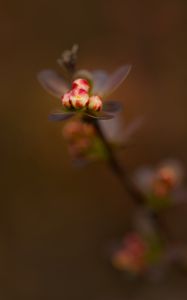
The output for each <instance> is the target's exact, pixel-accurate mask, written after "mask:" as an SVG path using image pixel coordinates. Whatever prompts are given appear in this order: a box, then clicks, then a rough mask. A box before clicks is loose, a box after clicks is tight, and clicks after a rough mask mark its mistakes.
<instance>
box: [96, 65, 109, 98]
mask: <svg viewBox="0 0 187 300" xmlns="http://www.w3.org/2000/svg"><path fill="white" fill-rule="evenodd" d="M108 78H109V76H108V74H107V72H105V71H103V70H95V71H92V80H93V94H98V95H103V88H104V86H105V85H106V83H107V80H108Z"/></svg>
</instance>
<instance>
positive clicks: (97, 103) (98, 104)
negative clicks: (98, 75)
mask: <svg viewBox="0 0 187 300" xmlns="http://www.w3.org/2000/svg"><path fill="white" fill-rule="evenodd" d="M102 106H103V104H102V101H101V98H100V97H99V96H92V97H90V99H89V104H88V109H89V110H92V111H100V110H101V109H102Z"/></svg>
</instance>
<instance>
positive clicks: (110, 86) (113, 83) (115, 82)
mask: <svg viewBox="0 0 187 300" xmlns="http://www.w3.org/2000/svg"><path fill="white" fill-rule="evenodd" d="M130 70H131V66H130V65H124V66H122V67H120V68H118V69H117V70H116V71H115V72H114V73H113V74H112V75H110V76H109V78H108V80H107V81H106V83H105V84H104V85H103V86H102V89H101V96H108V95H109V94H111V93H112V92H114V91H115V90H116V89H117V88H118V87H119V85H120V84H121V83H122V82H123V81H124V80H125V79H126V78H127V76H128V74H129V72H130Z"/></svg>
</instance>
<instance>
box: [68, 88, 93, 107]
mask: <svg viewBox="0 0 187 300" xmlns="http://www.w3.org/2000/svg"><path fill="white" fill-rule="evenodd" d="M70 101H71V104H72V106H73V108H75V109H81V108H85V107H87V105H88V101H89V95H88V93H87V92H86V91H85V90H83V89H79V88H76V89H74V90H72V92H71V96H70Z"/></svg>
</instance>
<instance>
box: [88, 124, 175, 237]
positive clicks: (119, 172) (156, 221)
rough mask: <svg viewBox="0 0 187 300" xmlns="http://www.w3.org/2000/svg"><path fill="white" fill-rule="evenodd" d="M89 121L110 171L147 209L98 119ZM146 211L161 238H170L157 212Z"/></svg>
mask: <svg viewBox="0 0 187 300" xmlns="http://www.w3.org/2000/svg"><path fill="white" fill-rule="evenodd" d="M87 121H88V120H87ZM90 121H91V122H92V124H93V125H94V127H95V129H96V131H97V134H98V136H99V137H100V138H101V140H102V141H103V144H104V146H105V148H106V150H107V152H108V158H109V164H110V167H111V169H112V171H113V172H114V174H116V176H117V177H118V179H119V181H120V182H121V184H122V187H123V189H124V190H125V191H126V192H128V194H129V195H130V196H131V199H132V200H133V201H134V203H135V205H136V206H138V207H139V208H143V209H144V208H145V209H147V207H146V199H145V196H144V194H143V193H142V192H141V191H140V190H139V189H138V187H137V186H136V184H135V183H134V182H133V180H132V179H131V178H130V176H129V175H128V174H127V171H126V170H125V169H124V167H121V165H120V164H119V162H118V160H117V159H116V157H115V154H114V152H113V150H112V147H111V146H110V143H108V141H107V139H106V137H105V135H104V133H103V132H102V129H101V127H100V125H99V122H98V120H97V119H94V120H93V119H92V120H89V122H90ZM148 212H149V220H150V222H151V223H152V225H153V226H155V228H156V229H157V230H158V231H159V232H160V234H161V236H162V237H163V239H165V240H168V239H169V240H171V237H170V234H169V232H168V229H167V228H166V226H165V224H164V222H163V221H162V219H161V218H160V217H159V215H158V213H157V212H155V211H153V210H148Z"/></svg>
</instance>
